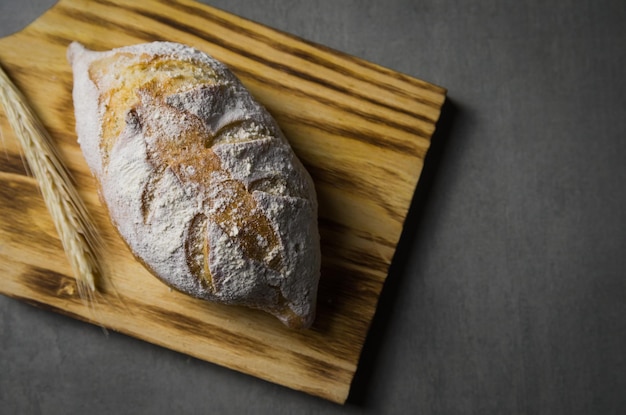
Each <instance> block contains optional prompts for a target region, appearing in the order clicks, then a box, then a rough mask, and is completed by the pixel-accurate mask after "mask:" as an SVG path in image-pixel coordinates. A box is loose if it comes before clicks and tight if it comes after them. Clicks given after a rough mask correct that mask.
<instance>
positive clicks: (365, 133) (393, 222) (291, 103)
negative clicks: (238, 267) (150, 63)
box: [0, 0, 445, 402]
mask: <svg viewBox="0 0 626 415" xmlns="http://www.w3.org/2000/svg"><path fill="white" fill-rule="evenodd" d="M72 40H78V41H80V42H82V43H83V44H85V45H86V46H87V47H89V48H92V49H98V50H103V49H109V48H112V47H119V46H123V45H129V44H134V43H141V42H148V41H155V40H170V41H176V42H181V43H186V44H189V45H192V46H195V47H197V48H199V49H201V50H204V51H206V52H208V53H209V54H211V55H213V56H214V57H216V58H217V59H219V60H221V61H223V62H224V63H226V64H227V65H229V66H230V67H231V68H232V69H233V70H234V72H235V73H236V74H237V75H238V76H239V77H240V78H241V79H242V81H243V82H244V84H245V85H246V86H247V87H248V88H249V89H250V90H251V91H252V93H253V94H254V95H255V96H256V97H257V98H258V99H259V100H260V101H261V102H262V103H264V104H265V105H266V106H267V107H268V109H269V110H270V111H271V112H272V113H273V114H274V116H275V117H276V119H277V120H278V122H279V124H280V125H281V127H282V128H283V130H284V131H285V134H286V135H287V137H288V138H289V140H290V141H291V143H292V146H293V148H294V150H295V152H296V153H297V154H298V156H299V157H300V158H301V160H302V161H303V163H304V164H305V165H306V167H307V168H308V169H309V171H310V173H311V175H312V176H313V178H314V180H315V184H316V188H317V192H318V197H319V203H320V217H319V225H320V233H321V237H322V253H323V261H322V277H321V282H320V293H319V301H318V317H317V320H316V323H315V325H314V326H313V328H312V329H310V330H306V331H302V332H297V331H290V330H288V329H286V328H285V327H283V326H282V324H280V322H278V321H277V320H276V319H274V318H273V317H271V316H269V315H266V314H265V313H262V312H258V311H252V310H248V309H244V308H240V307H228V306H220V305H215V304H209V303H206V302H203V301H199V300H195V299H192V298H189V297H187V296H185V295H182V294H179V293H177V292H173V291H171V290H169V289H168V288H167V287H166V286H165V285H163V284H161V283H160V282H159V281H157V279H156V278H154V277H152V276H151V275H150V274H149V273H148V272H147V271H146V270H145V269H144V268H143V267H142V266H141V265H140V264H139V263H138V262H137V261H136V260H135V259H133V257H132V256H131V254H130V253H129V251H128V249H127V248H126V246H125V245H124V243H123V242H122V241H121V239H120V238H119V236H118V235H117V234H116V232H115V231H114V229H113V228H112V227H111V225H110V223H109V221H108V218H107V217H106V213H105V211H104V209H103V208H102V206H101V205H100V203H99V201H98V198H97V195H96V190H95V186H94V183H93V180H92V178H91V176H90V174H89V172H88V169H87V165H86V164H85V161H84V159H83V157H82V155H81V153H80V150H79V148H78V146H77V143H76V137H75V133H74V115H73V107H72V100H71V89H72V77H71V72H70V67H69V65H68V64H67V62H66V60H65V52H66V47H67V45H68V44H69V43H70V42H71V41H72ZM0 64H2V65H3V66H4V68H5V70H6V71H7V73H8V74H9V76H10V77H12V79H13V80H14V81H15V83H16V84H17V85H18V87H19V88H20V89H21V90H22V91H23V92H24V94H25V95H26V97H27V98H28V100H29V102H30V103H31V105H32V106H33V107H34V109H35V110H36V112H37V113H38V114H39V116H40V117H41V118H42V120H43V122H44V124H45V126H46V127H47V128H48V130H49V131H50V133H51V134H52V136H53V138H54V140H55V142H56V144H57V145H58V148H59V149H60V152H61V155H62V157H63V160H64V161H65V163H66V164H67V166H68V167H69V169H70V170H71V172H72V173H73V175H74V177H75V179H76V183H77V186H78V188H79V191H80V193H81V196H82V197H83V198H84V200H85V202H86V203H87V206H88V209H89V210H90V212H91V214H92V215H93V217H94V218H95V220H96V224H97V226H98V228H99V230H100V232H101V234H102V237H103V239H104V243H105V246H104V247H103V256H102V260H103V261H104V263H105V266H106V268H107V270H108V276H107V280H106V281H105V283H104V293H103V294H101V295H100V296H99V297H98V299H97V301H96V302H95V303H93V304H86V303H84V302H83V301H81V299H80V298H79V296H78V295H77V290H76V284H75V281H74V278H73V277H72V272H71V269H70V267H69V264H68V262H67V260H66V258H65V256H64V253H63V250H62V247H61V244H60V242H59V239H58V237H57V233H56V231H55V228H54V225H53V223H52V221H51V219H50V217H49V215H48V212H47V210H46V208H45V206H44V203H43V200H42V198H41V196H40V193H39V190H38V188H37V184H36V182H35V180H34V179H33V178H31V177H29V176H28V175H27V173H26V171H25V168H24V166H23V164H22V160H21V158H20V149H19V147H18V144H17V142H16V141H15V138H14V136H13V132H12V130H11V129H10V127H9V125H8V123H7V120H6V118H5V116H4V113H3V112H2V110H1V109H0V127H1V128H2V132H3V136H4V147H5V150H3V151H0V153H2V154H0V212H2V213H1V219H0V275H1V279H0V292H1V293H3V294H5V295H7V296H9V297H13V298H17V299H20V300H24V301H26V302H28V303H30V304H34V305H37V306H40V307H43V308H46V309H50V310H53V311H56V312H60V313H63V314H66V315H69V316H72V317H74V318H77V319H81V320H85V321H88V322H91V323H94V324H99V325H102V326H104V327H107V328H109V329H112V330H116V331H119V332H122V333H126V334H128V335H131V336H135V337H137V338H140V339H143V340H146V341H149V342H152V343H155V344H158V345H161V346H164V347H168V348H170V349H173V350H177V351H179V352H182V353H186V354H189V355H191V356H195V357H197V358H199V359H203V360H207V361H210V362H214V363H217V364H220V365H224V366H227V367H230V368H232V369H235V370H239V371H241V372H245V373H248V374H251V375H254V376H258V377H260V378H263V379H266V380H269V381H271V382H275V383H278V384H281V385H284V386H287V387H290V388H294V389H297V390H301V391H305V392H307V393H310V394H313V395H317V396H320V397H323V398H326V399H329V400H332V401H335V402H344V401H345V399H346V398H347V396H348V392H349V388H350V383H351V381H352V378H353V375H354V373H355V370H356V367H357V363H358V360H359V354H360V352H361V348H362V345H363V342H364V340H365V337H366V334H367V331H368V328H369V326H370V322H371V320H372V317H373V314H374V311H375V309H376V305H377V301H378V297H379V294H380V291H381V289H382V286H383V283H384V281H385V278H386V277H387V271H388V268H389V265H390V263H391V260H392V258H393V255H394V251H395V248H396V244H397V243H398V239H399V237H400V233H401V231H402V227H403V222H404V219H405V216H406V214H407V210H408V207H409V204H410V202H411V199H412V196H413V192H414V190H415V186H416V183H417V180H418V178H419V175H420V172H421V170H422V164H423V161H424V156H425V154H426V151H427V150H428V147H429V144H430V138H431V135H432V134H433V131H434V129H435V123H436V121H437V119H438V117H439V113H440V109H441V105H442V103H443V101H444V99H445V90H444V89H442V88H440V87H437V86H434V85H431V84H429V83H426V82H423V81H420V80H418V79H414V78H411V77H408V76H406V75H402V74H400V73H397V72H394V71H392V70H389V69H385V68H382V67H380V66H377V65H375V64H372V63H370V62H366V61H363V60H360V59H357V58H355V57H352V56H348V55H346V54H343V53H340V52H337V51H334V50H331V49H328V48H325V47H322V46H319V45H316V44H312V43H309V42H306V41H304V40H302V39H299V38H296V37H294V36H291V35H289V34H286V33H282V32H279V31H277V30H274V29H271V28H268V27H265V26H262V25H259V24H256V23H253V22H250V21H247V20H244V19H241V18H239V17H236V16H233V15H231V14H228V13H225V12H222V11H219V10H216V9H213V8H210V7H207V6H204V5H200V4H197V3H194V2H191V1H176V2H172V1H158V0H150V1H145V0H144V1H141V2H127V1H122V0H98V1H86V0H62V1H60V2H59V3H58V4H57V5H55V6H54V7H53V8H52V9H50V10H49V11H48V12H46V13H45V14H44V15H43V16H42V17H41V18H40V19H38V20H37V21H35V22H34V23H33V24H31V25H30V26H29V27H27V28H26V29H25V30H23V31H21V32H19V33H17V34H15V35H12V36H9V37H7V38H3V39H0Z"/></svg>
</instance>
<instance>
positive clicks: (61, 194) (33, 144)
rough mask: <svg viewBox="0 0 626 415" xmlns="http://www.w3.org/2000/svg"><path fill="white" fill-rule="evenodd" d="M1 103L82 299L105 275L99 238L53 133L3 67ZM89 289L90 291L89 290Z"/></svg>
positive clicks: (93, 289) (88, 295)
mask: <svg viewBox="0 0 626 415" xmlns="http://www.w3.org/2000/svg"><path fill="white" fill-rule="evenodd" d="M0 103H1V104H2V106H4V111H5V113H6V116H7V119H8V120H9V124H10V125H11V127H12V128H13V130H14V131H15V135H16V137H17V139H18V141H19V142H20V145H21V147H22V151H23V152H24V157H25V158H26V161H27V163H28V167H29V169H30V171H31V172H32V174H33V176H34V177H35V179H36V180H37V182H38V183H39V188H40V189H41V193H42V195H43V199H44V201H45V203H46V206H47V208H48V210H49V211H50V215H51V216H52V220H53V221H54V224H55V226H56V229H57V232H58V233H59V236H60V239H61V242H62V244H63V248H64V249H65V253H66V255H67V257H68V259H69V262H70V265H71V267H72V270H73V272H74V277H75V278H76V281H77V285H78V290H79V293H80V295H81V297H82V298H86V297H91V295H92V294H93V293H94V292H95V290H96V280H97V278H98V277H99V276H101V275H102V270H101V267H100V264H99V261H98V256H97V249H98V246H99V239H98V236H97V233H96V228H95V226H94V225H93V223H92V222H91V220H90V218H89V214H88V213H87V209H86V208H85V205H84V204H83V201H82V199H81V198H80V196H79V194H78V192H77V191H76V188H75V187H74V185H73V182H72V179H71V177H70V174H69V172H68V170H67V169H66V167H65V166H64V165H63V163H62V162H61V159H60V158H59V156H58V153H57V151H56V149H55V147H54V144H53V141H52V139H51V137H50V134H49V133H48V132H47V131H46V129H45V127H44V126H43V124H42V123H41V121H40V120H39V118H38V117H37V115H36V114H35V113H34V111H33V110H32V109H31V108H30V107H29V105H28V104H27V103H26V100H25V98H24V96H23V95H22V94H21V92H20V91H19V90H18V89H17V87H16V86H15V85H14V84H13V82H11V80H10V79H9V78H8V76H7V74H6V73H5V72H4V70H3V69H2V67H1V66H0ZM86 288H88V290H89V291H87V290H86Z"/></svg>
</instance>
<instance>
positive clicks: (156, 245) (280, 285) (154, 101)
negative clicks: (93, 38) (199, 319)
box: [68, 42, 320, 328]
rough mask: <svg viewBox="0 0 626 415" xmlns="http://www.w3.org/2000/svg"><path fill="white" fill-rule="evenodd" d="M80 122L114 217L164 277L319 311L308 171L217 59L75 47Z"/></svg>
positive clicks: (264, 303) (305, 321) (229, 296)
mask: <svg viewBox="0 0 626 415" xmlns="http://www.w3.org/2000/svg"><path fill="white" fill-rule="evenodd" d="M68 59H69V61H70V63H71V64H72V69H73V72H74V91H73V97H74V107H75V114H76V130H77V133H78V139H79V143H80V146H81V149H82V151H83V154H84V156H85V159H86V161H87V163H88V165H89V167H90V169H91V171H92V173H93V174H94V176H95V177H96V179H97V180H98V183H99V186H100V192H101V196H102V198H103V200H104V202H105V203H106V205H107V207H108V210H109V213H110V216H111V219H112V222H113V223H114V225H115V226H116V227H117V229H118V230H119V232H120V234H121V235H122V237H123V238H124V240H125V241H126V243H127V244H128V246H129V247H130V249H131V251H132V252H133V254H134V255H135V256H136V257H137V258H138V259H139V260H141V262H143V263H144V264H145V265H146V266H147V267H148V268H149V269H150V270H151V271H152V272H153V274H155V275H156V276H157V277H158V278H160V279H161V280H162V281H164V282H165V283H166V284H168V285H169V286H171V287H173V288H175V289H177V290H179V291H182V292H184V293H187V294H190V295H192V296H194V297H198V298H203V299H207V300H211V301H217V302H221V303H226V304H237V305H245V306H249V307H253V308H258V309H262V310H265V311H267V312H269V313H272V314H273V315H275V316H276V317H277V318H279V319H280V320H281V321H282V322H283V323H285V324H286V325H288V326H289V327H293V328H306V327H309V326H310V325H311V324H312V322H313V320H314V316H315V302H316V297H317V285H318V279H319V272H320V250H319V234H318V230H317V201H316V196H315V190H314V186H313V183H312V180H311V178H310V176H309V175H308V173H307V172H306V171H305V169H304V167H303V166H302V165H301V163H300V162H299V160H298V159H297V158H296V157H295V155H294V154H293V151H292V150H291V148H290V146H289V144H288V143H287V141H286V140H285V138H284V136H283V134H282V133H281V131H280V129H279V127H278V125H277V124H276V122H275V121H274V120H273V119H272V117H271V116H270V115H269V113H268V112H267V111H266V110H265V108H263V107H262V106H261V105H260V104H259V103H258V102H256V101H255V100H254V98H253V97H252V96H251V95H250V94H249V93H248V91H247V90H246V89H245V88H244V87H243V85H242V84H241V83H240V82H239V80H238V79H237V78H236V77H235V76H234V75H233V74H232V73H231V72H230V71H229V70H228V69H227V68H226V67H225V66H224V65H223V64H221V63H219V62H218V61H216V60H214V59H213V58H211V57H209V56H208V55H206V54H204V53H202V52H200V51H198V50H196V49H193V48H190V47H187V46H184V45H180V44H176V43H169V42H155V43H148V44H141V45H135V46H129V47H124V48H120V49H114V50H111V51H107V52H93V51H89V50H87V49H85V48H84V47H83V46H82V45H80V44H78V43H76V42H75V43H72V44H71V45H70V47H69V49H68Z"/></svg>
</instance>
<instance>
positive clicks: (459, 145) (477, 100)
mask: <svg viewBox="0 0 626 415" xmlns="http://www.w3.org/2000/svg"><path fill="white" fill-rule="evenodd" d="M209 3H211V4H212V5H214V6H217V7H219V8H223V9H225V10H227V11H230V12H232V13H235V14H238V15H241V16H244V17H247V18H251V19H253V20H256V21H259V22H262V23H265V24H267V25H270V26H273V27H275V28H279V29H282V30H285V31H287V32H291V33H294V34H296V35H299V36H302V37H304V38H306V39H309V40H312V41H315V42H319V43H321V44H324V45H327V46H330V47H333V48H336V49H339V50H341V51H344V52H347V53H350V54H353V55H356V56H359V57H362V58H365V59H367V60H370V61H373V62H376V63H378V64H381V65H383V66H387V67H390V68H392V69H395V70H398V71H401V72H405V73H408V74H410V75H412V76H415V77H418V78H421V79H424V80H427V81H430V82H433V83H436V84H439V85H442V86H444V87H447V88H448V89H449V98H450V100H449V103H448V104H447V105H446V107H445V109H444V114H443V118H442V121H441V123H440V128H439V131H438V133H437V136H436V137H435V143H434V146H433V150H432V152H431V153H430V155H429V158H428V160H427V165H426V170H425V174H424V176H423V180H422V181H421V182H420V184H419V186H418V189H417V192H416V196H415V201H414V204H413V206H412V209H411V212H410V215H409V218H408V221H407V225H406V228H405V232H404V234H403V237H402V241H401V244H400V247H399V250H398V253H397V255H396V258H395V260H394V264H393V267H392V272H391V275H390V277H389V281H388V284H387V286H386V287H385V291H384V295H383V298H382V303H381V307H380V312H379V313H378V315H377V318H376V320H375V323H374V326H373V329H372V331H371V335H370V337H369V339H368V342H367V344H366V350H365V353H364V358H363V361H362V363H361V366H360V370H359V372H358V374H357V377H356V380H355V384H354V388H353V392H352V396H351V398H350V402H349V403H348V404H347V405H346V406H345V407H340V406H337V405H334V404H331V403H329V402H326V401H323V400H320V399H317V398H313V397H310V396H307V395H304V394H302V393H299V392H294V391H291V390H288V389H285V388H282V387H280V386H276V385H273V384H270V383H267V382H264V381H261V380H258V379H255V378H252V377H249V376H246V375H242V374H239V373H236V372H233V371H230V370H228V369H224V368H221V367H218V366H215V365H212V364H208V363H204V362H200V361H197V360H195V359H191V358H188V357H187V356H184V355H181V354H178V353H174V352H171V351H168V350H165V349H162V348H159V347H156V346H153V345H150V344H147V343H144V342H141V341H138V340H135V339H132V338H129V337H126V336H123V335H119V334H115V333H111V334H110V335H109V336H105V335H104V334H103V332H102V331H101V330H100V329H99V328H97V327H93V326H90V325H87V324H84V323H80V322H77V321H74V320H71V319H69V318H67V317H63V316H59V315H55V314H52V313H49V312H46V311H42V310H38V309H36V308H33V307H31V306H28V305H25V304H22V303H19V302H17V301H14V300H11V299H8V298H5V297H0V333H1V334H0V347H1V355H0V413H3V414H5V413H6V414H18V413H19V414H28V413H33V414H38V413H43V414H73V413H85V412H86V413H90V414H101V413H102V414H109V413H152V414H160V413H163V414H169V413H216V414H217V413H219V414H230V413H232V414H242V413H267V414H294V413H307V414H317V413H323V414H327V413H328V414H334V413H338V414H339V413H341V414H343V413H346V414H354V413H367V414H404V413H409V412H412V413H419V414H431V413H433V414H444V413H476V414H488V413H506V414H568V415H570V414H624V413H626V393H625V392H626V278H625V275H624V274H625V272H626V211H625V209H624V205H625V202H626V191H625V189H624V183H626V137H625V135H626V76H625V75H626V70H625V69H624V68H625V66H626V2H624V1H622V0H616V1H609V0H607V1H598V0H595V1H591V0H564V1H558V2H547V1H540V0H528V1H501V2H498V1H486V0H485V1H473V2H459V1H452V0H423V1H410V0H407V1H402V0H385V1H374V0H371V1H356V0H355V1H343V0H316V1H313V0H297V1H290V0H262V1H254V2H252V1H244V0H239V1H235V0H215V1H209ZM52 4H53V1H51V0H40V1H35V0H28V1H20V2H18V1H15V0H0V36H5V35H8V34H10V33H12V32H14V31H17V30H19V29H20V28H22V27H24V26H25V25H26V24H28V23H29V22H30V21H32V20H33V19H34V18H36V17H37V16H38V15H40V14H41V13H43V11H44V10H46V8H48V7H49V6H51V5H52ZM25 53H27V51H25ZM0 277H1V276H0Z"/></svg>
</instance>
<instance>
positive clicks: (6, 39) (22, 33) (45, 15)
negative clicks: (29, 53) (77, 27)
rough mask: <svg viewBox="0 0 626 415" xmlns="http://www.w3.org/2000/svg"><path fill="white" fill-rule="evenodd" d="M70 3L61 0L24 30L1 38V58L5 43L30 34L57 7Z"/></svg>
mask: <svg viewBox="0 0 626 415" xmlns="http://www.w3.org/2000/svg"><path fill="white" fill-rule="evenodd" d="M69 1H70V0H59V1H57V2H56V3H55V4H53V5H52V6H51V7H50V8H49V9H48V10H46V11H45V12H43V13H42V14H41V15H40V16H39V17H37V18H36V19H35V20H33V21H32V22H30V23H29V24H27V25H26V26H24V27H23V28H21V29H19V30H18V31H17V32H14V33H11V34H10V35H7V36H4V37H0V57H1V56H2V45H3V44H4V43H5V42H12V41H13V39H14V38H17V37H20V36H22V35H24V34H28V32H30V31H32V30H33V27H35V26H37V24H38V23H40V22H41V21H42V20H45V19H47V18H48V16H50V14H52V11H53V10H54V9H56V8H57V7H59V4H61V3H66V2H69Z"/></svg>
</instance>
